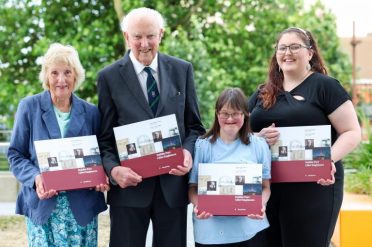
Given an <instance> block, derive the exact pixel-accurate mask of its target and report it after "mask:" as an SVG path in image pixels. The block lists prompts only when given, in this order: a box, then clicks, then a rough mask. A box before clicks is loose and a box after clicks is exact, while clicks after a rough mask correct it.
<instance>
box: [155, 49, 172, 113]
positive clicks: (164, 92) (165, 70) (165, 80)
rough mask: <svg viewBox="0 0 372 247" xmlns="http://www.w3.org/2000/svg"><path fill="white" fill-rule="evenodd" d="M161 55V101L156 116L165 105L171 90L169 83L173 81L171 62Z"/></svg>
mask: <svg viewBox="0 0 372 247" xmlns="http://www.w3.org/2000/svg"><path fill="white" fill-rule="evenodd" d="M158 54H159V55H158V56H159V64H158V66H159V84H160V101H159V105H158V109H157V111H156V116H157V115H158V114H159V113H160V112H161V110H162V108H163V107H164V106H165V104H166V102H167V98H168V92H169V85H171V83H172V81H171V79H170V78H169V75H170V73H169V70H170V68H169V66H170V65H169V62H168V60H167V59H166V58H165V57H164V56H163V55H162V54H161V53H158Z"/></svg>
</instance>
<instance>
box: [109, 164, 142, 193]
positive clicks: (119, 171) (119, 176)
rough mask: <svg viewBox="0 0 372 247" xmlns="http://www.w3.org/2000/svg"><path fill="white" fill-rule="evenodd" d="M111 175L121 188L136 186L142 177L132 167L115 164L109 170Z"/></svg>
mask: <svg viewBox="0 0 372 247" xmlns="http://www.w3.org/2000/svg"><path fill="white" fill-rule="evenodd" d="M111 177H112V178H113V179H114V180H115V181H116V182H117V183H118V185H119V186H120V187H121V188H123V189H124V188H126V187H128V186H137V185H138V183H140V182H142V177H141V176H139V175H138V174H137V173H135V172H134V171H133V170H132V169H130V168H128V167H124V166H115V167H114V168H112V170H111Z"/></svg>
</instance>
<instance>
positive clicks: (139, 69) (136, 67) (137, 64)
mask: <svg viewBox="0 0 372 247" xmlns="http://www.w3.org/2000/svg"><path fill="white" fill-rule="evenodd" d="M129 58H130V60H131V61H132V63H133V67H134V70H135V71H136V74H137V75H139V74H140V73H141V72H142V71H143V69H144V68H145V67H150V68H151V69H152V71H155V72H157V71H158V53H156V55H155V57H154V59H153V60H152V62H151V64H150V65H149V66H144V65H143V64H142V63H140V62H139V61H138V60H137V59H136V58H135V57H134V55H133V52H129Z"/></svg>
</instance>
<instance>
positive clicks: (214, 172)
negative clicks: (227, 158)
mask: <svg viewBox="0 0 372 247" xmlns="http://www.w3.org/2000/svg"><path fill="white" fill-rule="evenodd" d="M261 209H262V164H220V163H200V164H199V170H198V210H199V212H202V211H205V212H208V213H211V214H212V215H248V214H261Z"/></svg>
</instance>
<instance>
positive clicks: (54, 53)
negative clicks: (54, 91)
mask: <svg viewBox="0 0 372 247" xmlns="http://www.w3.org/2000/svg"><path fill="white" fill-rule="evenodd" d="M58 63H62V64H65V65H68V66H71V67H72V69H73V70H74V72H75V85H74V90H76V89H77V88H78V87H79V86H80V85H81V84H82V82H83V81H84V79H85V70H84V68H83V66H82V65H81V63H80V60H79V54H78V52H77V50H76V49H75V48H74V47H72V46H70V45H62V44H60V43H53V44H51V45H50V47H49V49H48V51H47V52H46V53H45V55H44V57H43V58H42V64H41V71H40V74H39V79H40V81H41V82H42V83H43V88H44V89H46V90H49V81H48V69H49V67H50V66H52V65H55V64H58Z"/></svg>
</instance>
